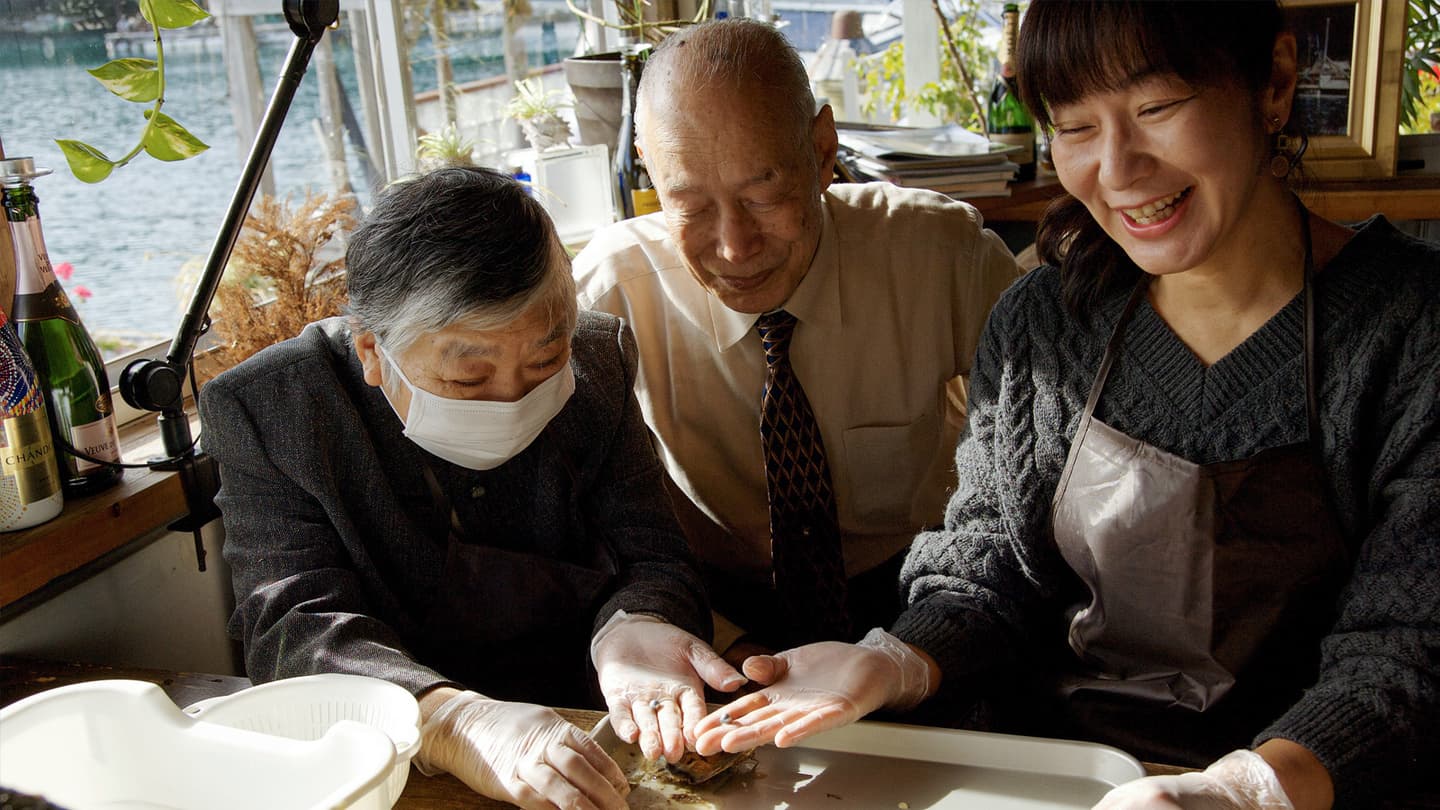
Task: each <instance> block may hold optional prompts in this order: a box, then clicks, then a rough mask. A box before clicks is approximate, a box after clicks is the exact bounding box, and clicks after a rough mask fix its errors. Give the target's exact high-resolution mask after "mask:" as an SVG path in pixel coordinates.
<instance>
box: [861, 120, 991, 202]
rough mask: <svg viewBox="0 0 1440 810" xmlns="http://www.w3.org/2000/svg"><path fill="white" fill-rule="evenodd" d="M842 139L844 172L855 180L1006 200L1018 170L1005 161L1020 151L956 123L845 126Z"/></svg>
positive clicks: (957, 197) (960, 196) (961, 196)
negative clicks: (919, 125)
mask: <svg viewBox="0 0 1440 810" xmlns="http://www.w3.org/2000/svg"><path fill="white" fill-rule="evenodd" d="M839 135H840V155H839V163H840V168H841V171H842V172H843V173H844V174H845V175H847V176H848V177H850V178H851V179H853V180H855V181H856V182H867V181H871V180H883V181H886V182H890V183H894V184H895V185H897V186H905V187H907V188H927V189H931V190H932V191H938V192H941V193H943V194H948V195H950V196H951V197H954V198H956V199H962V200H964V199H973V198H977V197H1008V196H1010V181H1011V180H1012V179H1014V177H1015V170H1016V169H1017V168H1019V167H1018V166H1016V165H1015V163H1013V162H1012V161H1011V160H1010V159H1009V158H1008V157H1007V156H1008V155H1009V154H1010V153H1012V152H1015V151H1016V150H1018V148H1019V147H1016V146H1008V145H1006V144H1001V143H994V142H991V141H988V140H986V139H985V138H982V137H981V136H979V135H976V134H975V133H973V132H969V131H968V130H965V129H963V128H961V127H959V126H956V125H954V124H951V125H949V126H944V127H933V128H929V129H915V128H906V127H874V126H864V127H853V128H852V125H850V124H846V125H844V126H843V127H842V128H841V129H840V130H839Z"/></svg>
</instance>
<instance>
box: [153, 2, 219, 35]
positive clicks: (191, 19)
mask: <svg viewBox="0 0 1440 810" xmlns="http://www.w3.org/2000/svg"><path fill="white" fill-rule="evenodd" d="M140 13H141V14H143V15H145V19H147V20H149V21H150V24H151V25H156V26H159V27H161V28H185V27H186V26H190V25H194V24H195V23H197V22H200V21H201V20H203V19H205V18H206V17H209V16H210V13H209V12H207V11H206V10H205V9H203V8H200V7H199V6H197V5H195V3H194V2H193V0H140Z"/></svg>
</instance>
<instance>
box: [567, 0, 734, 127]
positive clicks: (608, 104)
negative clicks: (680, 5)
mask: <svg viewBox="0 0 1440 810" xmlns="http://www.w3.org/2000/svg"><path fill="white" fill-rule="evenodd" d="M696 2H697V5H696V6H695V13H694V15H693V16H691V17H688V18H685V17H683V16H682V15H680V14H678V13H677V14H675V15H674V17H673V18H671V19H662V18H660V17H659V16H658V12H657V11H656V8H657V7H656V6H654V5H652V4H651V3H649V2H646V0H614V5H613V8H614V10H615V18H614V19H607V18H605V17H599V16H596V15H594V14H591V13H589V12H587V11H584V10H582V9H581V8H580V7H579V6H578V5H576V3H575V0H565V4H566V5H567V6H569V7H570V11H571V12H572V13H573V14H574V15H575V16H576V17H578V18H579V19H580V20H581V21H582V22H583V23H585V24H586V27H587V28H591V29H593V30H596V31H601V32H604V31H614V32H616V33H617V34H618V36H619V38H620V40H621V41H622V42H623V41H626V40H631V41H639V42H651V43H656V42H659V41H660V40H662V39H664V38H665V37H666V36H668V35H669V34H670V33H672V32H674V31H676V30H678V29H680V28H683V27H685V26H687V25H694V24H696V23H699V22H703V21H704V20H707V19H709V18H710V17H712V16H714V15H713V13H712V8H713V7H712V6H711V3H710V0H696ZM561 64H562V66H563V69H564V71H565V81H566V82H567V83H568V84H569V85H570V92H571V93H572V94H573V95H574V96H575V123H576V124H577V125H578V126H579V128H580V142H581V143H586V144H592V143H603V144H605V145H606V146H607V147H609V149H610V154H611V155H614V154H615V141H616V139H617V136H618V134H619V131H620V97H621V89H620V85H621V82H622V78H621V75H620V51H619V48H618V47H617V48H615V49H614V50H606V51H605V52H603V53H591V54H587V55H585V56H572V57H570V58H568V59H565V60H564V61H563V62H562V63H561Z"/></svg>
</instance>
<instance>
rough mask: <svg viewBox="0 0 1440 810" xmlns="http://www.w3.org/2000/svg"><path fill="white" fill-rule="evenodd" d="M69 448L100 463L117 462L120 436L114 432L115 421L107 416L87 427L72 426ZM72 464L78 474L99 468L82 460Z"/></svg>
mask: <svg viewBox="0 0 1440 810" xmlns="http://www.w3.org/2000/svg"><path fill="white" fill-rule="evenodd" d="M97 404H98V403H97ZM70 446H71V447H74V448H75V449H76V450H79V451H80V452H82V453H84V454H85V455H87V456H94V457H95V458H98V459H100V460H102V461H119V460H120V435H119V433H118V432H116V430H115V419H114V418H113V417H109V416H107V417H105V418H103V419H97V420H95V421H94V422H91V423H89V424H88V425H74V426H72V427H71V428H70ZM74 462H75V470H76V472H80V473H85V472H89V471H90V470H97V469H99V468H100V465H99V464H96V463H94V462H92V461H86V460H85V459H83V458H76V459H74Z"/></svg>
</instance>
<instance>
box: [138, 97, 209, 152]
mask: <svg viewBox="0 0 1440 810" xmlns="http://www.w3.org/2000/svg"><path fill="white" fill-rule="evenodd" d="M151 113H152V111H151V110H146V111H145V117H146V118H149V117H151ZM154 116H155V123H154V126H151V127H149V128H148V129H147V130H146V131H145V140H144V141H143V145H144V146H145V151H146V152H149V153H150V156H151V157H153V158H155V159H156V160H168V161H173V160H184V159H185V158H190V157H195V156H196V155H198V154H200V153H201V152H204V151H205V150H206V149H209V148H210V147H209V145H207V144H206V143H205V142H204V141H202V140H200V139H199V138H197V137H195V136H194V135H191V134H190V130H188V129H186V128H185V127H183V126H180V123H179V122H178V121H176V120H175V119H173V118H171V117H170V116H168V115H166V114H165V113H154Z"/></svg>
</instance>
